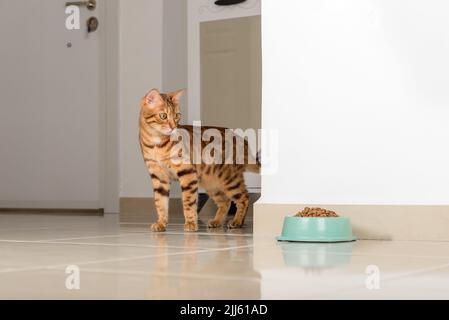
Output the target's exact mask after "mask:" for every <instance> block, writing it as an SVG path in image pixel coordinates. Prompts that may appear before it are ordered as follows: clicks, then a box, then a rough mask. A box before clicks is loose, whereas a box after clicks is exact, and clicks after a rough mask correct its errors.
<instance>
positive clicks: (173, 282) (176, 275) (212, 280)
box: [0, 214, 449, 299]
mask: <svg viewBox="0 0 449 320" xmlns="http://www.w3.org/2000/svg"><path fill="white" fill-rule="evenodd" d="M173 222H174V223H172V224H171V225H170V227H169V230H168V232H166V233H163V234H153V233H151V232H150V231H149V228H148V226H147V225H145V224H121V225H120V223H119V221H118V217H117V216H115V215H106V216H105V217H76V216H41V215H17V214H15V215H12V214H9V215H0V298H1V299H24V298H26V299H54V298H58V299H335V298H337V299H418V298H423V299H432V298H436V299H448V298H449V243H447V242H387V241H385V242H383V241H358V242H356V243H346V244H299V243H277V242H276V241H274V240H273V239H267V238H255V239H253V237H252V232H251V231H252V230H251V228H250V227H246V228H244V229H242V230H237V231H228V230H226V229H221V230H213V231H211V230H207V228H206V227H205V226H204V224H202V226H201V230H200V232H198V233H194V234H186V233H184V232H183V231H182V221H181V220H180V219H178V220H176V219H174V221H173ZM251 223H252V221H251V219H249V220H248V221H247V224H248V225H251ZM73 265H74V266H77V267H78V268H79V270H80V278H79V280H80V282H79V284H80V289H79V290H68V289H67V288H66V282H69V284H70V283H72V282H71V281H68V280H67V279H69V280H71V279H73V274H72V273H68V274H66V268H67V267H68V266H73ZM69 271H70V270H69Z"/></svg>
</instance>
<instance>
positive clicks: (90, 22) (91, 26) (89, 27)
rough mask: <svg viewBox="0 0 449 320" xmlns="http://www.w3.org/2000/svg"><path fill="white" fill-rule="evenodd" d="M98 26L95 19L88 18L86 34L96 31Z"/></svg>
mask: <svg viewBox="0 0 449 320" xmlns="http://www.w3.org/2000/svg"><path fill="white" fill-rule="evenodd" d="M98 25H99V22H98V19H97V18H95V17H90V18H89V20H87V32H88V33H91V32H95V31H97V29H98Z"/></svg>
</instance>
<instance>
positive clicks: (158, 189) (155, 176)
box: [150, 166, 170, 232]
mask: <svg viewBox="0 0 449 320" xmlns="http://www.w3.org/2000/svg"><path fill="white" fill-rule="evenodd" d="M150 173H151V181H152V182H153V191H154V204H155V206H156V210H157V215H158V220H157V222H156V223H154V224H152V225H151V231H153V232H164V231H165V230H166V228H167V223H168V201H169V196H170V177H169V175H168V174H167V173H166V172H165V170H164V169H163V168H161V167H159V166H152V167H151V168H150Z"/></svg>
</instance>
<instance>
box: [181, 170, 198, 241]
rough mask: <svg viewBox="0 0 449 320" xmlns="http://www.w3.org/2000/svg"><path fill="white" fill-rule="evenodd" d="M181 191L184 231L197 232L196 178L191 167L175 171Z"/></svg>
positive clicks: (195, 173)
mask: <svg viewBox="0 0 449 320" xmlns="http://www.w3.org/2000/svg"><path fill="white" fill-rule="evenodd" d="M177 175H178V179H179V182H180V184H181V189H182V203H183V209H184V218H185V225H184V230H185V231H188V232H194V231H198V212H197V210H198V176H197V172H196V169H195V168H194V167H193V166H186V167H184V168H181V169H179V170H178V171H177Z"/></svg>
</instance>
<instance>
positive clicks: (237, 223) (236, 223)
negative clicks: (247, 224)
mask: <svg viewBox="0 0 449 320" xmlns="http://www.w3.org/2000/svg"><path fill="white" fill-rule="evenodd" d="M242 226H243V222H242V221H237V220H235V219H234V220H232V221H231V222H229V224H228V228H229V229H238V228H241V227H242Z"/></svg>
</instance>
